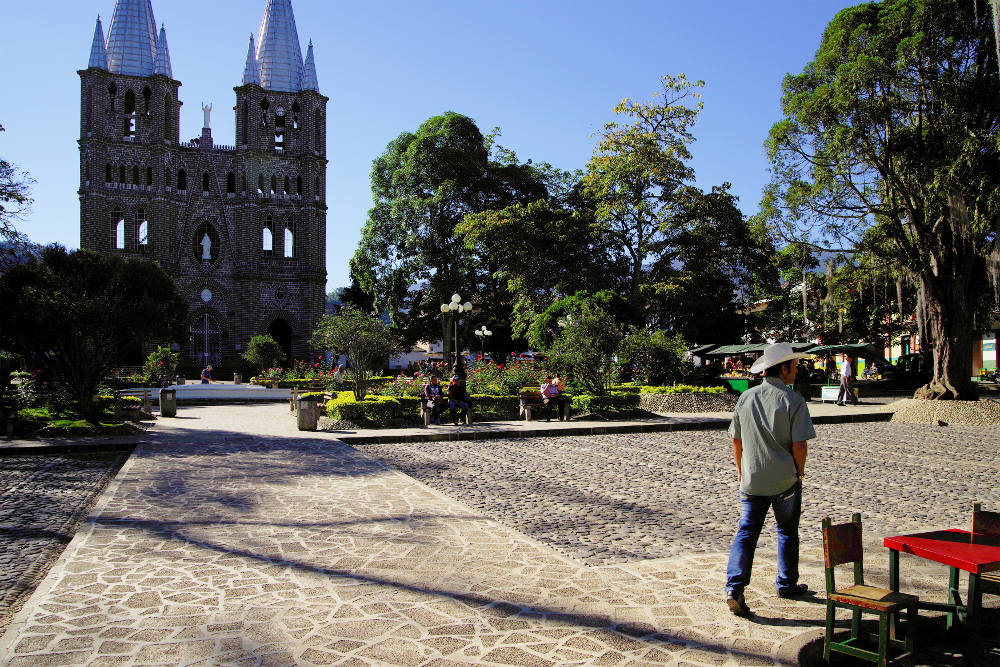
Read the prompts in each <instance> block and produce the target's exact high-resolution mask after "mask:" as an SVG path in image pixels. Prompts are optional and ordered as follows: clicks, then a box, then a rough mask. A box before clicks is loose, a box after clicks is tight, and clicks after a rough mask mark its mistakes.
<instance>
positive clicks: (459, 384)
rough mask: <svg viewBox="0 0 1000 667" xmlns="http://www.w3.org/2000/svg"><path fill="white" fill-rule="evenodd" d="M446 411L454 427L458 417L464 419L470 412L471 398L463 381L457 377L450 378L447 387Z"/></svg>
mask: <svg viewBox="0 0 1000 667" xmlns="http://www.w3.org/2000/svg"><path fill="white" fill-rule="evenodd" d="M448 409H449V410H450V411H451V416H452V417H453V418H454V421H455V424H456V425H457V424H458V420H459V418H460V417H465V416H466V415H467V414H469V411H470V410H472V397H471V396H469V392H468V390H467V389H466V387H465V381H464V380H462V378H460V377H459V376H457V375H452V376H451V383H450V384H449V385H448Z"/></svg>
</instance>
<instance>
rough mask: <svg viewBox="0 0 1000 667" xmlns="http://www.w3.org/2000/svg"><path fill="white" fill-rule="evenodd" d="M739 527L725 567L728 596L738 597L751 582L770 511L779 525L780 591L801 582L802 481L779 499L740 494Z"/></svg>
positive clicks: (778, 581) (780, 494)
mask: <svg viewBox="0 0 1000 667" xmlns="http://www.w3.org/2000/svg"><path fill="white" fill-rule="evenodd" d="M740 505H741V506H742V513H741V516H740V527H739V530H737V531H736V537H735V538H734V539H733V548H732V549H731V550H730V551H729V565H728V566H727V567H726V593H732V594H734V595H737V594H739V593H742V592H743V589H744V588H746V587H747V585H748V584H749V583H750V571H751V570H752V569H753V555H754V551H756V549H757V539H758V538H759V537H760V531H761V529H762V528H763V527H764V519H765V518H766V517H767V510H768V508H772V509H773V510H774V521H775V523H776V524H777V525H778V578H777V580H775V585H776V586H777V587H778V590H779V591H780V590H783V589H786V588H791V587H792V586H794V585H795V584H797V583H798V582H799V516H801V514H802V481H801V480H800V481H798V482H796V483H795V484H794V485H792V487H791V488H790V489H788V490H787V491H785V492H784V493H779V494H778V495H776V496H751V495H748V494H746V493H743V492H742V491H741V492H740Z"/></svg>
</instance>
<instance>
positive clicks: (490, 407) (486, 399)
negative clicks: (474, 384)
mask: <svg viewBox="0 0 1000 667" xmlns="http://www.w3.org/2000/svg"><path fill="white" fill-rule="evenodd" d="M471 396H472V414H473V416H474V417H482V418H487V419H514V418H516V417H517V415H518V412H519V411H520V409H521V401H520V399H518V397H517V396H491V395H489V394H471Z"/></svg>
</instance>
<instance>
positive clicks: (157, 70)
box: [153, 23, 174, 79]
mask: <svg viewBox="0 0 1000 667" xmlns="http://www.w3.org/2000/svg"><path fill="white" fill-rule="evenodd" d="M153 74H162V75H164V76H165V77H167V78H168V79H172V78H174V72H173V70H172V69H171V67H170V47H168V46H167V29H166V28H165V27H164V25H163V24H162V23H161V24H160V36H159V37H157V38H156V60H154V61H153Z"/></svg>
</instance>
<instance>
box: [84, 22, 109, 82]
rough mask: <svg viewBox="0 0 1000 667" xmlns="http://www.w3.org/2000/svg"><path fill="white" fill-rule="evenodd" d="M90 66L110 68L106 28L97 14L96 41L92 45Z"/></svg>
mask: <svg viewBox="0 0 1000 667" xmlns="http://www.w3.org/2000/svg"><path fill="white" fill-rule="evenodd" d="M87 67H88V68H90V67H96V68H97V69H103V70H105V71H107V69H108V51H107V49H105V48H104V28H103V27H101V17H100V15H98V16H97V27H96V28H94V43H93V44H91V45H90V63H89V64H88V65H87Z"/></svg>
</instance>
